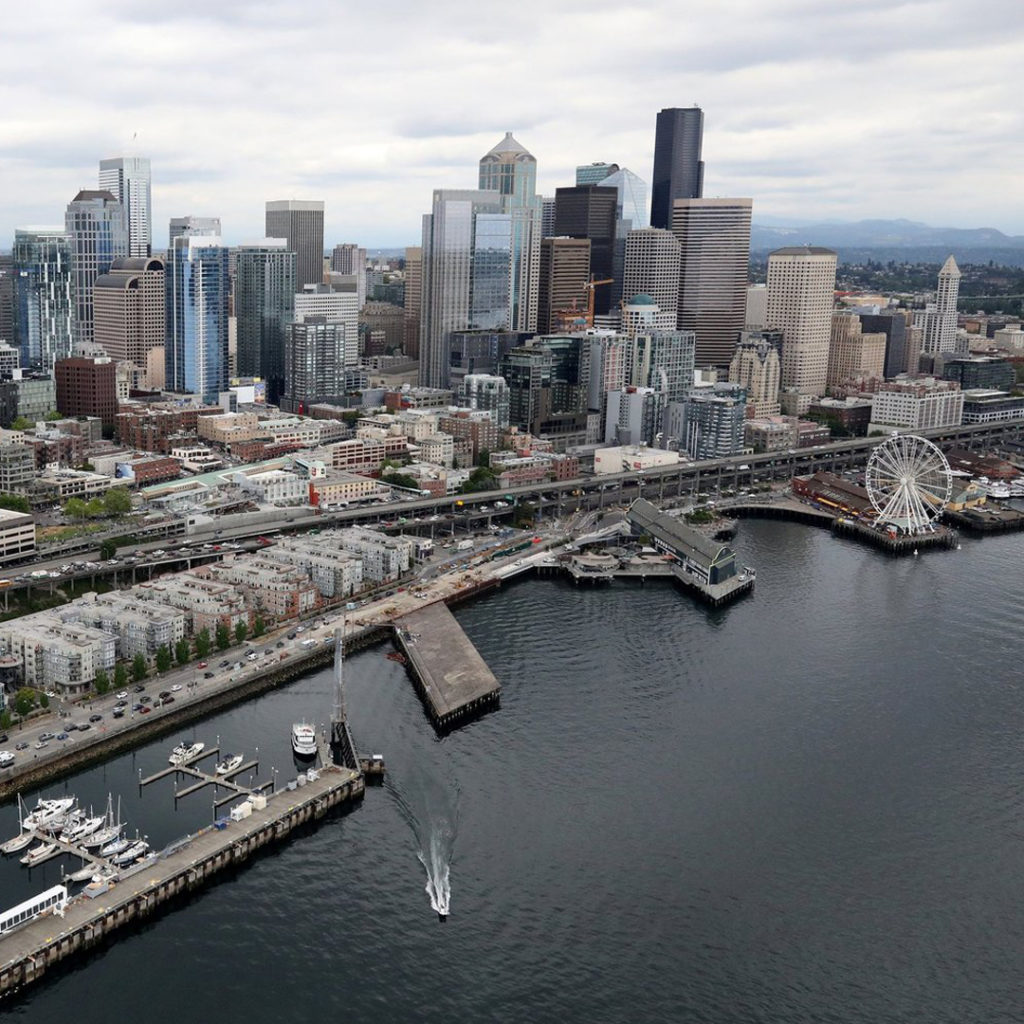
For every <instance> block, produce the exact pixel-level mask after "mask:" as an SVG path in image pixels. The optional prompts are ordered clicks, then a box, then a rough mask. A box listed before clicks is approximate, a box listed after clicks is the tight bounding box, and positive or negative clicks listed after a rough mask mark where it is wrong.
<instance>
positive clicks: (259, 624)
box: [252, 615, 267, 636]
mask: <svg viewBox="0 0 1024 1024" xmlns="http://www.w3.org/2000/svg"><path fill="white" fill-rule="evenodd" d="M266 631H267V624H266V623H265V622H264V621H263V619H262V617H261V616H259V615H257V616H256V618H255V619H253V620H252V635H253V636H263V634H264V633H266Z"/></svg>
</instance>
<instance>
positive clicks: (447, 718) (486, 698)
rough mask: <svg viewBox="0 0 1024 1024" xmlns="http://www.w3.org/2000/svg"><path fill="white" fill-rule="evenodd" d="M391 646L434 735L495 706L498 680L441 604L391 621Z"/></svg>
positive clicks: (498, 697)
mask: <svg viewBox="0 0 1024 1024" xmlns="http://www.w3.org/2000/svg"><path fill="white" fill-rule="evenodd" d="M395 643H396V644H397V645H398V646H399V647H400V648H401V650H402V652H403V653H404V654H405V657H406V659H407V665H406V668H407V669H408V672H409V675H410V676H411V677H412V679H413V682H414V683H415V685H416V689H417V690H418V692H419V694H420V697H421V698H422V699H423V704H424V706H425V708H426V710H427V714H428V715H429V716H430V720H431V721H432V722H433V723H434V727H435V728H437V729H438V730H446V729H450V728H453V727H455V726H457V725H461V724H463V723H464V722H465V721H467V720H468V719H470V718H473V717H475V716H476V715H479V714H482V713H484V712H486V711H489V710H490V709H492V708H495V707H497V706H498V704H499V702H500V699H501V686H500V684H499V683H498V680H497V679H496V678H495V676H494V673H493V672H491V670H490V669H489V668H488V667H487V663H486V662H485V661H484V659H483V658H481V657H480V654H479V652H478V651H477V649H476V648H475V647H474V646H473V644H472V643H471V641H470V639H469V637H468V636H466V634H465V633H464V632H463V630H462V627H461V626H460V625H459V624H458V622H456V621H455V616H454V615H452V613H451V612H450V611H449V610H448V608H447V606H446V605H445V604H443V603H442V602H440V601H439V602H437V604H432V605H429V606H427V607H426V608H423V609H421V610H420V611H416V612H413V613H412V614H410V615H406V616H404V617H402V618H401V619H397V620H396V621H395Z"/></svg>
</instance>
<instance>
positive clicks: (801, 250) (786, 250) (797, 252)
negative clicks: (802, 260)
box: [768, 245, 837, 256]
mask: <svg viewBox="0 0 1024 1024" xmlns="http://www.w3.org/2000/svg"><path fill="white" fill-rule="evenodd" d="M768 255H769V256H835V255H837V253H836V251H835V249H826V248H825V246H823V245H785V246H783V247H782V248H781V249H773V250H772V251H771V252H770V253H769V254H768Z"/></svg>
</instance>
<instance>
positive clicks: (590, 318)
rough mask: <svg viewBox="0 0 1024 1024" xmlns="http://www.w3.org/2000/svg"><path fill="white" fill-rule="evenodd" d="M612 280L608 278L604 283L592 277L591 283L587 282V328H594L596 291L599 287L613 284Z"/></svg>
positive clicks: (585, 286)
mask: <svg viewBox="0 0 1024 1024" xmlns="http://www.w3.org/2000/svg"><path fill="white" fill-rule="evenodd" d="M611 283H612V278H610V277H606V278H605V279H604V280H603V281H595V280H594V278H593V276H591V278H590V280H589V281H586V282H585V283H584V285H583V287H584V288H585V289H586V290H587V293H588V294H587V327H593V326H594V291H595V289H596V288H597V287H598V285H602V284H611Z"/></svg>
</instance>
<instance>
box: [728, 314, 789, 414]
mask: <svg viewBox="0 0 1024 1024" xmlns="http://www.w3.org/2000/svg"><path fill="white" fill-rule="evenodd" d="M765 333H766V332H760V331H750V332H747V333H745V334H744V335H743V337H742V338H740V342H739V344H738V345H737V346H736V351H735V352H734V353H733V357H732V362H731V363H730V364H729V382H730V383H732V384H739V385H740V386H741V387H742V388H743V390H744V391H745V392H746V393H747V411H748V413H749V414H750V416H753V417H758V418H759V417H762V416H778V415H779V412H780V408H779V381H780V375H781V372H782V364H781V363H780V362H779V350H778V348H777V347H776V346H775V345H773V344H772V343H771V341H770V340H769V339H768V338H767V337H765Z"/></svg>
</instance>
